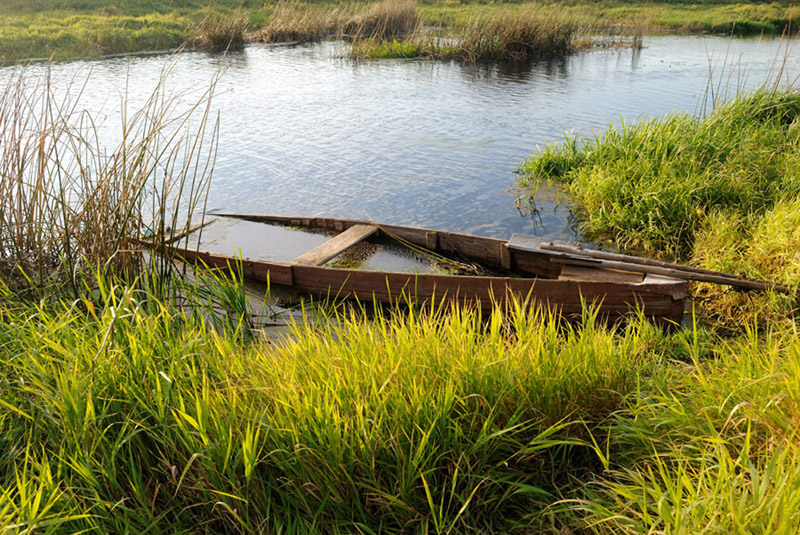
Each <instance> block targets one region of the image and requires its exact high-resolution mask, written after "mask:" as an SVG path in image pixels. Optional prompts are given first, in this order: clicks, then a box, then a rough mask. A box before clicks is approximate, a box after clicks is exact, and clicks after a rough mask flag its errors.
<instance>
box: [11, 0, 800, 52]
mask: <svg viewBox="0 0 800 535" xmlns="http://www.w3.org/2000/svg"><path fill="white" fill-rule="evenodd" d="M409 9H410V10H411V11H409ZM0 15H2V16H3V21H4V22H3V24H2V25H0V57H2V58H4V59H5V60H6V61H12V60H18V59H24V58H48V57H51V56H53V57H55V58H56V59H62V58H69V57H85V56H99V55H106V54H115V53H130V52H141V51H149V50H171V49H175V48H177V47H178V46H180V45H182V44H186V45H190V46H195V47H198V48H201V49H206V50H224V49H226V48H227V47H228V46H229V45H232V46H231V48H233V49H236V48H238V47H240V46H241V44H242V43H243V42H244V41H245V40H246V39H251V40H258V39H264V40H267V41H270V42H276V41H280V42H284V41H290V42H298V41H313V40H319V39H323V38H328V37H337V38H341V37H346V38H354V40H355V42H356V43H358V44H359V46H356V47H354V50H355V51H356V53H358V54H363V53H369V54H370V55H371V56H376V57H380V56H386V55H391V49H392V48H394V49H396V50H397V49H398V48H400V49H403V50H404V51H405V52H404V53H408V52H409V51H410V50H417V51H418V53H417V55H426V56H436V57H447V58H450V57H454V56H455V57H463V58H467V59H469V58H473V57H476V55H477V56H478V57H483V56H481V55H480V54H476V52H477V51H482V50H485V49H486V47H487V46H488V47H489V48H490V50H492V52H490V53H488V54H487V56H486V57H487V58H489V59H491V58H494V57H495V55H496V53H497V51H502V50H503V49H504V48H503V46H497V45H495V44H489V43H492V42H494V41H497V40H498V39H502V38H503V36H505V37H511V35H510V34H509V32H510V31H511V32H516V33H514V34H513V35H514V36H515V38H517V39H519V38H522V39H523V46H526V47H531V46H535V47H541V49H542V50H543V51H545V53H544V54H542V53H537V54H534V55H533V57H537V56H540V55H552V54H553V53H554V52H555V51H559V52H558V53H559V54H563V53H564V51H565V49H564V48H563V47H560V46H559V45H558V43H559V42H560V41H561V40H563V38H564V37H565V36H567V37H569V36H571V35H572V34H573V33H574V32H575V30H578V31H579V32H582V33H583V34H587V35H598V34H611V35H617V36H619V35H628V34H637V33H642V32H644V31H648V30H662V29H668V30H679V31H687V32H712V33H719V34H725V35H763V34H773V35H774V34H778V35H779V34H781V33H793V32H794V31H795V30H796V29H795V28H794V21H795V19H796V18H797V15H798V11H797V8H796V7H794V6H792V5H789V4H783V3H775V2H773V3H769V4H754V3H751V2H702V3H696V4H692V5H691V6H687V5H685V4H683V3H677V2H648V3H637V4H631V3H629V2H603V3H595V2H590V3H582V2H575V3H569V4H564V3H562V2H552V1H545V2H537V3H529V2H528V3H526V2H522V3H492V4H483V3H462V4H459V5H452V4H449V3H446V2H438V1H432V2H428V1H426V2H421V3H419V4H416V3H414V2H408V1H404V0H388V1H386V0H385V1H383V2H376V3H369V2H367V3H364V2H355V1H354V2H344V3H339V2H330V3H329V2H277V3H266V4H265V3H263V2H256V1H254V0H219V1H216V2H214V3H213V4H212V5H209V4H208V3H204V2H195V1H189V2H181V4H180V6H176V5H175V4H174V3H172V2H152V1H148V2H140V1H132V2H124V3H121V4H120V3H117V4H114V5H111V4H109V3H108V2H107V1H104V0H92V1H88V2H87V1H74V0H66V1H58V2H56V1H54V0H39V1H37V2H22V1H13V2H4V3H3V5H2V6H0ZM397 15H400V18H393V17H395V16H397ZM387 17H388V18H387ZM390 19H391V20H393V21H394V22H398V21H399V22H401V26H400V27H387V28H386V30H388V33H386V32H384V33H385V35H383V36H380V38H379V39H378V37H379V36H378V35H377V34H376V33H375V32H376V31H377V30H378V28H377V27H375V26H374V24H375V23H381V22H382V21H383V22H386V21H388V20H390ZM401 19H402V20H401ZM531 20H534V21H535V23H534V26H533V28H535V29H536V31H537V36H536V37H535V38H531V37H530V36H529V32H530V30H531V28H532V26H531V22H530V21H531ZM394 22H393V23H394ZM430 27H442V28H449V29H451V30H453V32H452V33H453V35H459V32H468V33H469V34H470V36H465V37H464V39H463V41H464V43H461V45H463V46H465V47H466V48H467V50H465V51H462V52H461V53H460V55H459V53H457V52H455V51H454V50H453V47H451V46H448V45H446V44H443V43H442V42H441V40H435V41H433V42H431V41H430V39H428V40H427V41H426V40H423V39H421V37H422V36H420V35H419V33H420V32H419V31H418V30H419V29H421V28H430ZM483 28H486V33H485V34H483ZM565 28H569V31H566V30H565ZM399 30H402V32H400V31H399ZM539 32H541V34H539ZM400 34H402V35H400ZM548 36H556V38H555V40H551V38H550V37H548ZM406 37H408V38H409V39H408V40H404V38H406ZM428 37H429V36H428ZM376 39H377V40H378V41H379V42H378V46H368V44H366V43H365V40H367V41H369V40H372V41H374V40H376ZM395 39H396V40H398V42H400V43H401V44H402V46H400V47H398V45H395V44H392V43H393V41H394V40H395ZM476 39H477V41H478V42H479V44H478V43H476ZM424 43H427V44H424ZM577 43H578V44H580V45H586V44H587V41H586V40H585V39H584V40H578V41H577ZM433 45H435V46H433ZM570 46H572V48H575V43H571V44H570ZM456 48H458V47H456ZM518 53H519V51H518V50H514V51H513V53H512V54H511V56H509V58H508V59H514V58H515V57H517V55H518ZM526 55H529V54H526Z"/></svg>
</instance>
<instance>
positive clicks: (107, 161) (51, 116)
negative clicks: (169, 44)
mask: <svg viewBox="0 0 800 535" xmlns="http://www.w3.org/2000/svg"><path fill="white" fill-rule="evenodd" d="M167 73H168V69H167V70H166V71H165V73H164V77H166V76H167ZM163 82H164V79H162V80H161V81H160V82H159V83H158V84H157V86H156V88H155V89H154V91H153V93H152V95H151V97H150V99H149V100H148V101H147V102H146V104H145V105H144V106H143V107H142V108H141V109H140V110H139V111H137V112H135V113H132V114H128V113H127V112H126V111H125V108H126V107H127V103H125V104H124V105H123V115H124V121H123V125H122V136H121V140H120V141H119V144H118V145H117V146H116V147H113V148H110V149H108V148H106V147H105V146H104V143H103V140H102V139H101V135H100V132H99V130H98V127H97V126H96V122H95V119H94V118H93V117H92V116H91V115H89V114H88V112H86V111H81V110H82V108H81V105H80V91H79V92H78V95H77V96H76V97H73V98H70V97H64V96H58V93H59V91H56V90H55V89H54V88H53V87H52V85H51V80H50V74H49V71H48V72H47V73H46V74H44V75H41V76H37V75H31V74H29V73H26V72H25V71H24V70H22V69H20V70H19V71H18V72H17V73H15V75H14V77H13V78H11V79H10V80H9V81H8V82H6V84H5V86H4V87H2V88H0V263H2V268H3V272H4V276H5V278H6V280H8V281H11V280H13V281H14V282H15V284H16V285H17V288H18V289H26V288H27V289H29V290H33V289H37V290H42V289H45V288H54V287H57V288H60V289H63V288H65V287H66V288H68V289H71V290H72V292H73V293H74V294H78V293H80V292H81V291H82V290H83V289H84V287H85V285H86V283H87V280H86V276H90V277H91V276H95V275H100V276H106V275H114V276H118V277H123V278H126V279H128V280H131V279H132V278H135V277H137V276H138V275H140V274H141V273H142V270H143V267H144V264H143V255H142V253H141V251H140V250H139V249H140V248H139V247H138V242H137V240H138V238H139V236H140V235H141V234H142V233H143V232H144V231H145V230H146V231H147V232H149V233H155V234H158V233H159V232H161V233H163V232H164V229H166V228H177V227H179V226H181V224H182V223H183V219H179V217H185V218H187V219H188V218H190V217H191V214H192V213H196V212H197V211H198V210H202V208H203V206H202V203H203V202H204V200H205V193H206V191H207V187H208V183H209V182H208V181H209V180H210V177H211V173H212V170H213V165H214V159H215V154H216V141H217V140H216V128H215V126H214V124H213V123H212V122H211V121H210V113H211V110H210V107H209V106H210V104H211V96H212V94H213V83H212V86H211V87H210V88H209V90H208V91H206V92H205V93H204V94H203V95H202V96H201V97H200V98H199V99H198V100H197V102H195V104H194V105H193V106H192V107H191V108H190V109H189V110H188V111H187V112H185V113H182V114H179V115H174V114H172V111H173V102H172V99H170V98H169V95H167V92H166V89H165V87H164V83H163ZM85 83H89V81H88V80H87V81H86V82H85ZM74 89H76V88H74V87H71V88H70V90H68V91H67V94H70V93H72V94H73V95H74V93H75V91H74ZM77 89H82V88H77ZM187 132H189V133H187ZM181 214H182V215H181ZM162 274H163V273H162Z"/></svg>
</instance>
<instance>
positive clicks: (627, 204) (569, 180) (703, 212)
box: [521, 89, 800, 320]
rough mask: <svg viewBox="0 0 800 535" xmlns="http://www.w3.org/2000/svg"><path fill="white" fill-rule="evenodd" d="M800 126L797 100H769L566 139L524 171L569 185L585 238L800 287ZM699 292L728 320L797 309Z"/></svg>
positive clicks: (783, 302) (779, 93)
mask: <svg viewBox="0 0 800 535" xmlns="http://www.w3.org/2000/svg"><path fill="white" fill-rule="evenodd" d="M798 119H800V94H798V93H797V91H795V90H794V89H789V90H777V89H773V90H771V89H762V90H759V91H756V92H754V93H751V94H748V95H744V96H740V97H738V98H736V99H734V100H732V101H730V102H727V103H724V104H720V105H719V106H717V107H716V109H714V110H713V111H712V112H711V113H710V114H709V115H708V116H706V117H693V116H689V115H684V114H679V115H669V116H666V117H663V118H658V119H651V120H645V121H642V122H638V123H634V124H631V125H621V126H619V127H614V126H612V127H609V128H608V129H607V130H606V131H604V132H602V133H600V134H597V135H596V136H595V137H594V138H590V139H585V140H577V139H575V138H567V139H566V140H565V142H564V143H562V144H560V145H557V146H550V147H547V148H544V149H542V150H540V151H539V152H538V153H537V154H535V155H534V156H531V157H530V158H529V159H528V160H526V162H525V163H524V164H523V165H522V167H521V173H522V179H523V180H524V181H525V182H526V183H528V184H533V185H534V186H535V185H536V184H539V183H541V182H542V181H549V180H556V181H559V182H563V183H565V184H566V188H567V191H568V193H569V195H570V197H571V198H572V199H573V201H574V202H575V204H576V207H577V210H578V212H579V214H580V217H581V220H582V222H581V230H582V231H583V232H584V233H585V234H586V235H587V236H589V237H592V238H598V239H599V238H608V239H610V240H611V241H612V242H613V243H614V244H615V245H616V246H617V247H619V248H622V249H628V250H638V251H645V252H646V253H649V254H651V255H656V256H666V257H668V258H673V259H679V260H683V261H690V262H692V263H695V264H697V265H700V266H704V267H708V268H713V269H722V270H726V271H731V272H735V273H740V274H743V275H745V276H751V277H758V278H765V279H772V280H777V281H781V282H783V283H784V284H788V285H790V286H792V287H800V278H798V272H797V269H796V264H797V261H798V259H797V255H796V251H797V248H796V240H797V236H796V223H797V221H798V207H797V199H798V195H800V180H798V174H797V171H796V170H797V159H798V152H797V147H798V143H799V142H800V137H798V132H800V130H798ZM784 246H785V247H786V249H783V247H784ZM701 290H702V292H703V294H704V295H706V296H707V297H710V298H711V299H712V303H711V309H712V310H715V311H716V312H718V313H720V314H723V315H724V316H726V317H728V318H731V317H732V316H733V315H741V312H742V310H747V311H748V313H746V314H743V316H744V317H751V316H752V312H754V311H755V310H759V311H760V312H761V313H762V314H764V319H765V320H769V319H772V320H777V319H778V318H780V317H785V314H786V313H787V312H790V311H791V310H793V309H794V308H795V307H796V303H795V300H794V299H791V298H787V297H778V296H773V297H771V298H768V299H767V301H769V302H770V303H771V304H767V303H766V302H764V301H762V300H757V301H756V302H754V303H753V304H752V306H749V305H746V304H745V302H748V296H746V295H742V294H739V295H733V294H729V293H727V292H721V291H720V290H718V289H712V288H709V287H701ZM778 304H780V306H778ZM773 305H774V306H773ZM770 310H772V312H769V311H770Z"/></svg>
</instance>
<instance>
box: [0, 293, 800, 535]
mask: <svg viewBox="0 0 800 535" xmlns="http://www.w3.org/2000/svg"><path fill="white" fill-rule="evenodd" d="M142 297H143V296H141V295H138V294H137V293H136V292H132V291H130V290H128V289H126V288H125V287H116V288H109V289H107V290H106V291H105V292H103V293H102V294H100V295H98V296H96V297H95V298H94V299H93V300H92V301H91V302H90V301H86V300H79V301H76V302H64V303H59V304H52V305H31V304H26V303H20V302H18V301H15V300H14V298H13V297H12V296H11V295H10V294H9V293H8V292H7V291H4V292H3V294H2V296H0V298H2V303H3V304H2V315H0V333H2V334H1V335H0V338H2V343H0V370H2V374H0V389H1V391H2V398H0V399H2V403H0V431H2V433H0V451H2V452H3V453H2V455H0V488H2V493H0V524H2V525H4V526H5V527H7V528H8V527H9V526H11V530H12V532H19V533H22V532H24V533H34V532H35V533H74V532H80V531H88V532H92V531H97V532H102V533H133V532H143V531H148V532H151V533H170V534H173V533H200V532H202V533H212V532H213V533H242V532H245V533H250V532H256V533H278V532H280V533H354V532H358V533H386V534H388V533H463V532H465V531H475V532H477V533H532V532H535V533H564V532H565V531H564V530H568V531H567V532H571V533H652V532H653V531H661V532H668V533H700V532H704V530H706V531H707V532H716V531H729V532H758V533H776V534H781V533H785V534H787V535H788V534H790V533H791V534H793V533H796V532H797V530H798V528H800V512H798V511H800V509H798V507H797V505H798V504H800V464H798V461H797V459H798V453H800V452H798V446H800V442H799V441H798V438H797V436H796V433H797V418H798V416H800V414H798V406H800V405H798V403H800V383H798V377H800V375H798V372H800V341H799V340H798V338H797V336H796V334H789V333H785V334H781V333H773V334H771V335H768V336H766V337H762V338H759V337H757V336H749V337H748V336H745V337H742V338H741V339H734V340H724V341H721V340H718V339H716V338H715V337H714V336H713V335H712V334H710V333H708V332H705V331H688V332H681V333H678V334H673V335H668V334H665V333H663V332H662V331H660V330H657V329H656V328H654V327H652V326H650V325H648V324H647V323H644V322H634V323H633V324H632V325H630V326H629V327H628V328H627V329H625V330H623V331H621V332H613V331H609V330H606V329H605V328H600V327H597V326H595V325H594V324H593V323H592V321H591V320H590V319H589V320H587V321H586V322H585V323H584V324H583V325H582V326H580V327H576V328H570V327H565V326H564V325H560V324H557V323H556V322H554V321H552V320H551V319H549V318H546V317H542V316H539V315H536V314H535V313H529V312H523V311H516V312H511V313H510V314H509V315H502V314H501V313H500V312H499V311H497V312H495V313H494V314H492V315H491V316H489V317H485V318H480V317H478V316H477V315H476V313H474V312H470V311H463V310H451V311H447V313H445V314H416V313H404V314H402V315H400V316H397V317H393V318H389V317H378V318H373V319H371V320H367V319H364V318H362V317H360V316H359V315H355V316H341V317H339V318H338V319H335V320H334V321H333V322H332V323H330V324H327V325H326V326H325V327H324V328H320V327H316V328H309V327H305V326H300V327H298V329H297V331H296V333H295V336H294V338H293V339H291V340H289V341H286V342H284V343H282V344H279V345H277V346H276V345H272V344H269V343H266V342H259V341H254V342H251V343H243V342H241V338H240V337H239V336H237V334H236V332H235V331H215V330H212V329H210V328H209V327H208V326H207V325H206V324H205V323H203V322H202V320H200V319H198V316H196V315H192V314H186V313H180V312H178V311H177V310H175V309H171V308H169V307H154V306H149V307H144V306H142V305H141V303H142V302H151V303H152V301H151V300H145V299H142Z"/></svg>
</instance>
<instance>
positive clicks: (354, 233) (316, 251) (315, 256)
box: [291, 225, 378, 266]
mask: <svg viewBox="0 0 800 535" xmlns="http://www.w3.org/2000/svg"><path fill="white" fill-rule="evenodd" d="M377 231H378V227H376V226H374V225H353V226H352V227H350V228H349V229H347V230H345V231H344V232H342V233H341V234H338V235H337V236H334V237H333V238H331V239H330V240H328V241H326V242H325V243H323V244H321V245H318V246H317V247H314V248H313V249H311V250H310V251H308V252H306V253H303V254H301V255H300V256H298V257H297V258H295V259H294V260H292V261H291V263H292V264H303V265H305V266H321V265H323V264H324V263H326V262H328V261H329V260H331V259H332V258H334V257H336V256H338V255H340V254H341V253H342V252H343V251H345V250H346V249H348V248H350V247H352V246H353V245H355V244H356V243H358V242H360V241H361V240H364V239H366V238H368V237H370V236H372V235H373V234H375V232H377Z"/></svg>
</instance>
